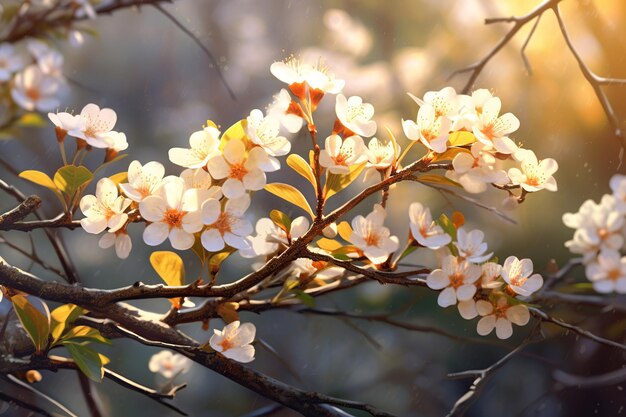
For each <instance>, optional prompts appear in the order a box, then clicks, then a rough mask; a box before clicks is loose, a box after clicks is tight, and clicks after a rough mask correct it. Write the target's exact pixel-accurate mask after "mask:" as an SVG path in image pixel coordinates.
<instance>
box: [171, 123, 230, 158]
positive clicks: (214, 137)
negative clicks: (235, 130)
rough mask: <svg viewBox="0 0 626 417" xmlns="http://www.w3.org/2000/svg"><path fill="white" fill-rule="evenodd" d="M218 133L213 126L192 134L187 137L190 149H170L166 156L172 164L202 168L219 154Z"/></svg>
mask: <svg viewBox="0 0 626 417" xmlns="http://www.w3.org/2000/svg"><path fill="white" fill-rule="evenodd" d="M219 144H220V131H219V130H218V129H216V128H215V127H213V126H207V127H205V128H204V129H203V130H199V131H197V132H194V133H192V134H191V136H190V137H189V146H190V148H172V149H170V150H169V152H168V156H169V159H170V161H172V163H174V164H176V165H179V166H182V167H185V168H203V167H205V166H206V165H207V162H209V159H211V158H212V157H213V156H215V155H217V154H219V149H218V147H219Z"/></svg>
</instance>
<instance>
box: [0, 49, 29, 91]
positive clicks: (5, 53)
mask: <svg viewBox="0 0 626 417" xmlns="http://www.w3.org/2000/svg"><path fill="white" fill-rule="evenodd" d="M23 67H24V61H23V60H22V58H21V57H20V56H19V55H18V54H17V53H16V52H15V48H14V47H13V45H11V44H10V43H2V44H0V83H3V82H5V81H9V80H10V79H11V77H12V76H13V73H15V72H17V71H19V70H21V69H22V68H23Z"/></svg>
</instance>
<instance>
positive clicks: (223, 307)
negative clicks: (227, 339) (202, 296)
mask: <svg viewBox="0 0 626 417" xmlns="http://www.w3.org/2000/svg"><path fill="white" fill-rule="evenodd" d="M238 308H239V303H234V302H227V303H222V304H220V305H218V306H217V314H218V315H219V316H220V317H221V318H222V319H224V321H225V322H226V323H232V322H233V321H237V320H239V313H237V309H238Z"/></svg>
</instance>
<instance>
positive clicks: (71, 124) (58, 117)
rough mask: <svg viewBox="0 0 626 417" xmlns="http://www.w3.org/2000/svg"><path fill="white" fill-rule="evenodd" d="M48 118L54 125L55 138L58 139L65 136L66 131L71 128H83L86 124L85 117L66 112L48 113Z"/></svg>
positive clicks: (60, 139)
mask: <svg viewBox="0 0 626 417" xmlns="http://www.w3.org/2000/svg"><path fill="white" fill-rule="evenodd" d="M48 118H49V119H50V121H51V122H52V123H53V124H54V126H55V130H56V134H57V139H59V141H62V140H63V139H64V138H65V136H66V135H67V132H69V131H71V130H83V129H85V125H86V122H85V119H83V118H82V117H80V116H75V115H73V114H70V113H66V112H61V113H48Z"/></svg>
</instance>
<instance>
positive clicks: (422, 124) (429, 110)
mask: <svg viewBox="0 0 626 417" xmlns="http://www.w3.org/2000/svg"><path fill="white" fill-rule="evenodd" d="M402 128H403V129H404V134H405V135H406V137H407V138H409V139H411V140H414V141H420V142H422V144H424V146H426V147H427V148H428V149H431V150H433V151H435V152H437V153H443V152H445V151H446V149H447V148H448V147H447V145H446V143H447V142H448V133H449V132H450V119H448V118H447V117H437V113H436V111H435V108H434V107H433V106H431V105H430V104H424V105H422V107H420V109H419V111H418V112H417V122H414V121H413V120H402Z"/></svg>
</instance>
